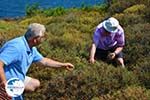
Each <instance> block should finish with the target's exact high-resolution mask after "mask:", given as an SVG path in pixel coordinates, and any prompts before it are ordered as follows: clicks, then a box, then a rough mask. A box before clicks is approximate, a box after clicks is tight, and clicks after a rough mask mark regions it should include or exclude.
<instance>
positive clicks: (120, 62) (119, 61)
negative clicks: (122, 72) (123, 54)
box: [116, 58, 125, 68]
mask: <svg viewBox="0 0 150 100" xmlns="http://www.w3.org/2000/svg"><path fill="white" fill-rule="evenodd" d="M116 60H117V63H118V64H119V65H121V66H122V68H125V65H124V60H123V58H117V59H116Z"/></svg>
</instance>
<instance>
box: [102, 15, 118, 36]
mask: <svg viewBox="0 0 150 100" xmlns="http://www.w3.org/2000/svg"><path fill="white" fill-rule="evenodd" d="M102 25H103V27H104V28H105V29H106V30H107V31H108V32H112V33H114V32H117V29H118V26H119V21H118V20H117V19H116V18H114V17H110V18H108V19H107V20H105V21H103V23H102Z"/></svg>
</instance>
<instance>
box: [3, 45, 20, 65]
mask: <svg viewBox="0 0 150 100" xmlns="http://www.w3.org/2000/svg"><path fill="white" fill-rule="evenodd" d="M18 52H19V51H18V50H17V48H16V47H14V46H11V45H5V46H4V47H2V48H1V50H0V60H1V61H2V62H3V63H4V64H5V65H9V64H11V63H13V62H16V61H17V59H18V58H19V53H18Z"/></svg>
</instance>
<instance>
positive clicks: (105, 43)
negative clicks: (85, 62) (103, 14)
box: [89, 17, 125, 68]
mask: <svg viewBox="0 0 150 100" xmlns="http://www.w3.org/2000/svg"><path fill="white" fill-rule="evenodd" d="M124 45H125V37H124V30H123V28H122V27H121V26H120V25H119V21H118V20H117V19H115V18H114V17H110V18H108V19H107V20H104V21H103V22H102V23H100V24H99V25H98V26H97V28H96V30H95V32H94V36H93V43H92V47H91V51H90V59H89V61H90V62H91V63H94V62H95V58H96V59H102V60H105V61H112V60H114V59H115V60H116V61H117V63H118V64H120V65H121V66H122V67H123V68H124V67H125V65H124V60H123V54H122V50H123V47H124Z"/></svg>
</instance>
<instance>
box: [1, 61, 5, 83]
mask: <svg viewBox="0 0 150 100" xmlns="http://www.w3.org/2000/svg"><path fill="white" fill-rule="evenodd" d="M0 84H6V77H5V73H4V63H3V62H2V61H1V60H0Z"/></svg>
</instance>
